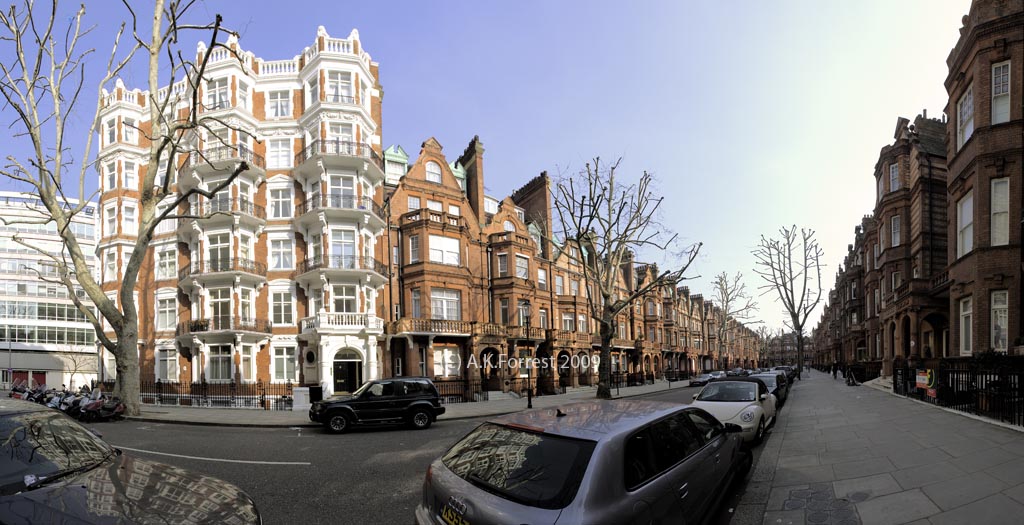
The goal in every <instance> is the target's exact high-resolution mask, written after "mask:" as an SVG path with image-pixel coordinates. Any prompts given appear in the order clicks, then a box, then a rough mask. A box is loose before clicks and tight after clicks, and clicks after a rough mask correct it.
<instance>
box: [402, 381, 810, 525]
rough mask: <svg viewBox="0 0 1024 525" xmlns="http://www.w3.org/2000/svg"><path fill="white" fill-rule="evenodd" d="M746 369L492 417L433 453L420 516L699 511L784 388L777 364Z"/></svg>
mask: <svg viewBox="0 0 1024 525" xmlns="http://www.w3.org/2000/svg"><path fill="white" fill-rule="evenodd" d="M745 372H746V373H745V374H743V375H740V374H733V375H729V374H728V373H727V372H726V371H718V372H711V373H709V374H702V375H699V376H697V377H695V378H694V379H693V380H691V383H690V384H691V386H698V385H702V386H703V388H702V389H701V391H700V392H699V393H698V394H697V395H695V396H694V401H693V403H692V404H690V405H681V404H676V403H665V402H657V401H646V400H643V401H642V400H624V399H621V400H611V401H586V402H580V403H571V404H567V405H564V406H562V407H558V408H552V409H540V410H531V411H526V412H519V413H515V414H511V415H507V416H503V417H496V418H492V419H490V420H488V421H487V422H486V423H483V424H481V425H480V426H478V427H476V428H475V429H474V430H473V431H471V432H470V433H469V434H468V435H466V436H465V437H463V438H462V439H461V440H459V441H458V442H456V443H455V445H453V446H452V447H451V448H450V449H448V451H447V452H445V453H444V454H443V455H442V456H441V457H440V458H438V459H436V460H435V461H434V462H433V463H431V465H430V467H429V468H428V469H427V473H426V477H425V479H424V481H423V493H422V500H421V501H420V503H419V504H418V505H417V507H416V510H415V518H416V522H417V523H419V524H421V525H428V524H430V525H446V524H447V525H469V524H472V525H481V524H497V523H510V522H513V523H555V524H560V523H649V522H654V523H679V522H684V521H685V522H687V523H690V522H694V523H701V522H705V521H707V520H708V519H709V518H710V517H711V516H713V515H714V513H715V512H716V509H717V508H718V506H719V503H720V499H721V497H722V496H723V495H724V494H726V493H727V490H726V489H727V487H728V486H729V485H730V484H731V483H733V481H735V480H736V479H738V478H739V479H742V478H744V477H745V476H746V474H747V473H748V472H749V470H750V467H751V463H752V453H751V451H750V449H749V448H748V447H746V446H745V444H746V443H751V444H754V443H758V442H760V441H762V440H763V439H764V437H765V433H766V431H767V429H768V428H770V427H771V426H772V425H774V424H775V421H776V418H777V417H778V410H779V409H780V408H781V407H782V405H783V404H784V403H785V401H786V399H787V398H788V394H789V384H790V381H789V380H788V379H787V377H786V375H785V373H783V372H776V371H772V370H767V369H756V370H745ZM414 426H415V425H414Z"/></svg>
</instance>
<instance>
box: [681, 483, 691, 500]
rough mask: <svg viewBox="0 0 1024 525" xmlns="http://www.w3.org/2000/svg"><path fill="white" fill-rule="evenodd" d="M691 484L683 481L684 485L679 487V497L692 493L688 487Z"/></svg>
mask: <svg viewBox="0 0 1024 525" xmlns="http://www.w3.org/2000/svg"><path fill="white" fill-rule="evenodd" d="M689 486H690V484H689V483H683V486H682V487H679V499H683V498H685V497H686V496H688V495H690V490H689V488H688V487H689Z"/></svg>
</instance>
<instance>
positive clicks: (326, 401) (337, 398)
mask: <svg viewBox="0 0 1024 525" xmlns="http://www.w3.org/2000/svg"><path fill="white" fill-rule="evenodd" d="M353 399H356V398H355V397H353V396H331V397H329V398H327V399H324V400H323V401H321V403H323V404H325V405H330V404H332V403H344V402H346V401H352V400H353Z"/></svg>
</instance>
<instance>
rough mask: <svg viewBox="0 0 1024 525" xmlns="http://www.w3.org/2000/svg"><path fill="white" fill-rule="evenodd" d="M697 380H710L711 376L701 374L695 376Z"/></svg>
mask: <svg viewBox="0 0 1024 525" xmlns="http://www.w3.org/2000/svg"><path fill="white" fill-rule="evenodd" d="M697 379H711V376H710V375H708V374H701V375H699V376H697Z"/></svg>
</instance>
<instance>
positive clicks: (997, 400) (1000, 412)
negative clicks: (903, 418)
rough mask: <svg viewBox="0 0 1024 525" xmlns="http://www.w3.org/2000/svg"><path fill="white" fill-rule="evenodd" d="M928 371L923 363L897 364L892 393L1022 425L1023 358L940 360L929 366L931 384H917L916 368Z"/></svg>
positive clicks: (1023, 398)
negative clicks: (932, 378)
mask: <svg viewBox="0 0 1024 525" xmlns="http://www.w3.org/2000/svg"><path fill="white" fill-rule="evenodd" d="M932 366H934V364H933V365H932ZM928 370H929V369H927V368H924V367H923V366H922V367H920V368H918V367H914V368H911V367H908V366H906V364H905V363H898V366H895V367H894V368H893V382H892V388H893V392H894V393H896V394H899V395H903V396H907V397H912V398H915V399H920V400H922V401H926V402H930V403H934V404H937V405H939V406H943V407H947V408H951V409H953V410H958V411H961V412H967V413H970V414H976V415H979V416H983V417H988V418H991V419H995V420H997V421H1002V422H1004V423H1009V424H1011V425H1016V426H1024V357H1007V356H1001V355H994V356H993V355H985V356H979V357H975V358H946V359H940V360H938V368H937V369H935V368H932V369H931V370H932V374H933V376H934V386H933V387H931V388H927V387H924V388H921V387H918V386H917V376H918V373H919V371H920V372H923V373H924V374H927V372H928ZM925 377H927V375H925Z"/></svg>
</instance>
